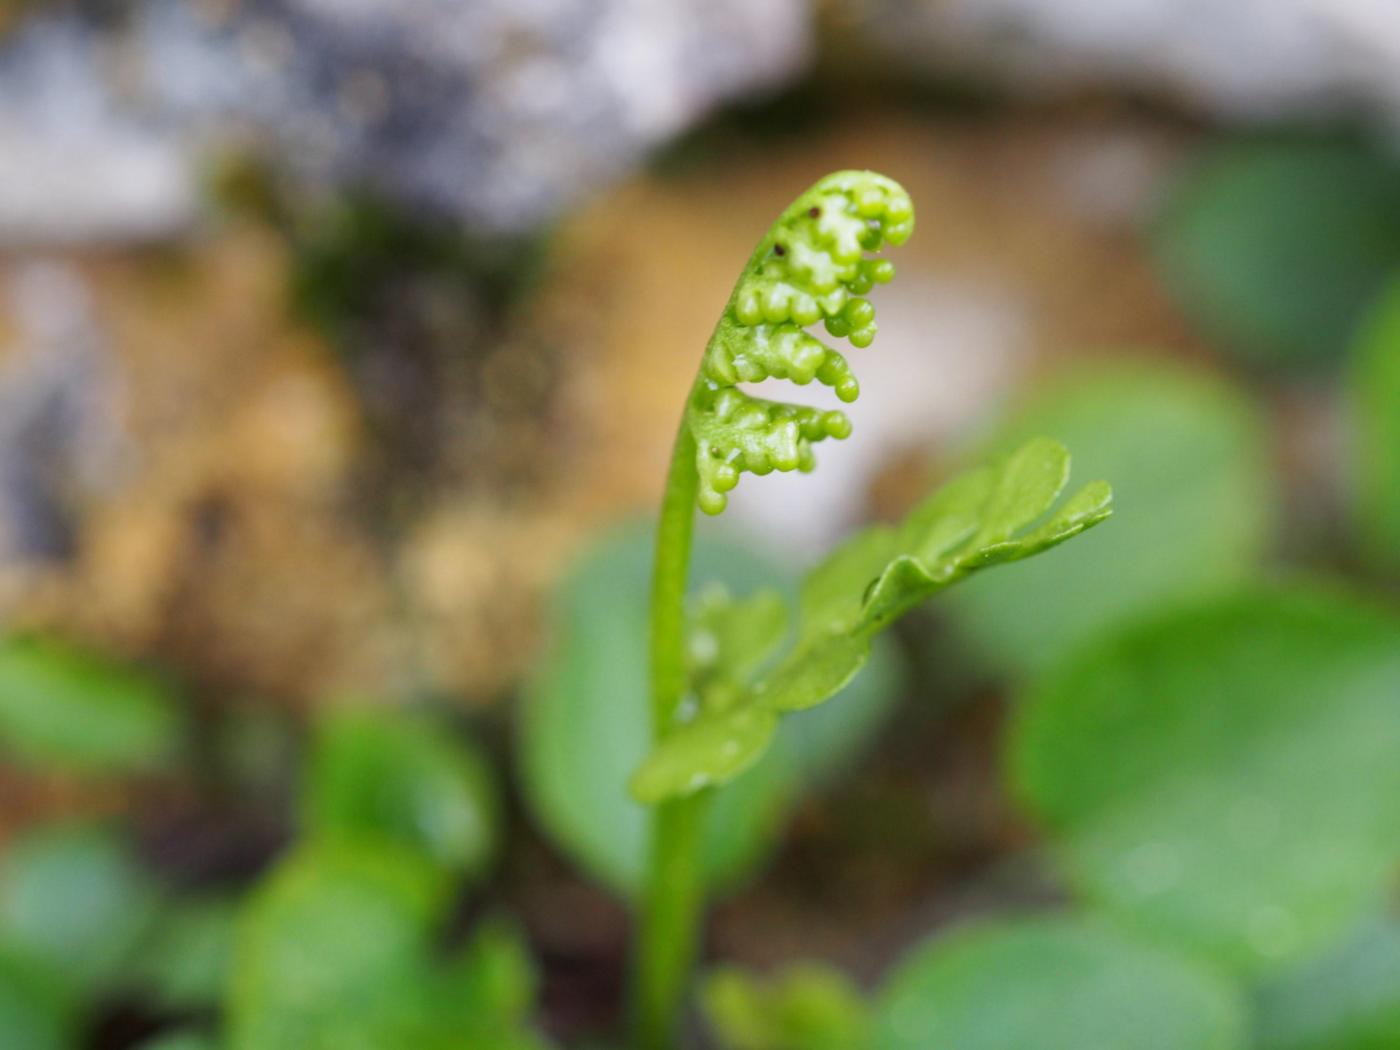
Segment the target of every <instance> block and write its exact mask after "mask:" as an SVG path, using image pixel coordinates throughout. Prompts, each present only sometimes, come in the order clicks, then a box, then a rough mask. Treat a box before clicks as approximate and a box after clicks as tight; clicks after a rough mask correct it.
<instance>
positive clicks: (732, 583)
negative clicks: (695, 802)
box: [521, 527, 898, 896]
mask: <svg viewBox="0 0 1400 1050" xmlns="http://www.w3.org/2000/svg"><path fill="white" fill-rule="evenodd" d="M697 541H698V542H697V544H696V549H695V563H694V567H693V571H692V577H693V578H694V579H696V580H697V581H718V582H721V583H723V584H725V585H727V587H728V588H729V590H730V591H738V590H739V589H741V588H743V589H748V588H753V587H755V586H758V587H759V588H761V589H760V590H759V591H756V592H755V593H754V594H753V595H752V596H750V597H747V598H745V599H744V600H742V601H740V602H737V603H736V602H734V601H733V600H732V599H731V598H729V597H728V595H727V593H726V592H724V591H722V590H720V589H718V588H717V587H715V586H714V585H713V584H711V585H709V586H702V587H701V588H700V589H699V590H698V591H697V593H696V594H695V596H694V598H693V599H692V602H691V607H690V611H691V616H692V624H691V631H690V641H689V643H688V648H687V651H688V662H689V673H690V676H691V681H692V684H693V687H694V692H695V693H696V695H697V696H703V697H704V702H703V706H704V709H705V710H706V711H715V712H719V711H723V710H728V709H732V708H735V707H736V706H738V705H741V704H742V701H743V700H744V699H745V698H746V697H747V696H748V683H749V680H750V678H751V677H752V676H753V675H754V674H757V673H759V672H760V671H762V670H763V669H764V668H765V667H766V666H767V664H769V663H770V662H771V657H772V651H773V649H774V648H775V647H776V646H778V645H781V644H782V643H783V642H784V641H785V640H786V637H785V636H786V634H787V630H786V623H785V621H786V617H787V609H788V608H789V607H790V606H792V605H793V604H795V600H796V598H797V584H796V581H795V580H793V579H792V578H791V577H790V576H789V574H788V573H786V572H784V571H781V570H780V569H779V568H778V567H777V565H776V564H775V563H774V562H773V561H771V560H769V559H766V558H760V557H758V556H757V555H756V554H755V553H754V552H753V551H752V550H751V549H750V548H748V547H745V546H742V545H740V544H737V543H734V542H732V541H730V542H724V543H720V542H717V541H714V540H711V539H709V538H707V537H703V536H701V537H697ZM651 542H652V534H651V530H650V529H648V528H644V527H633V528H627V529H622V530H619V531H618V532H617V533H615V534H614V535H613V536H611V537H609V538H608V539H607V540H605V541H603V542H601V543H600V544H599V545H598V546H597V547H596V548H594V549H593V550H592V551H590V552H588V553H587V554H586V555H585V556H584V557H583V558H582V559H580V562H579V564H578V567H577V568H576V569H575V571H573V572H572V573H570V575H569V577H568V578H567V579H566V580H565V581H564V583H563V585H562V586H561V587H560V589H559V592H558V594H557V597H556V602H555V608H554V610H553V613H552V616H551V620H550V628H551V629H550V636H551V637H550V644H549V646H548V648H547V650H546V653H545V657H544V659H542V660H541V661H540V663H539V672H538V674H537V675H536V677H535V679H534V680H533V682H532V683H531V687H530V689H529V690H528V691H527V693H526V697H525V701H526V702H525V707H524V719H523V721H522V723H521V753H522V756H523V762H522V767H521V781H522V787H523V790H524V794H525V799H526V801H527V803H528V804H529V805H530V807H531V810H532V812H533V813H534V814H535V816H536V819H537V821H538V822H539V824H540V825H541V826H542V827H543V828H544V829H545V831H546V833H547V834H548V835H549V836H550V838H551V839H552V840H553V841H554V843H555V844H556V846H557V847H558V848H559V849H560V850H561V851H562V852H564V853H565V854H566V855H567V856H568V857H569V858H570V859H571V860H573V861H574V862H575V863H577V864H578V865H579V866H581V867H582V868H583V869H584V870H585V871H587V872H588V873H589V874H590V875H592V876H593V877H594V878H596V879H597V880H599V881H601V882H603V883H604V884H606V885H607V886H609V887H611V888H613V889H614V890H616V891H617V892H618V893H620V894H621V895H623V896H631V895H632V894H634V893H635V892H636V890H637V888H638V886H639V884H640V881H641V878H642V871H643V868H644V865H645V859H646V851H647V835H646V818H647V811H646V809H645V808H644V807H643V806H641V805H639V804H638V803H637V801H636V799H635V798H634V797H633V796H632V795H631V794H629V792H628V790H627V771H629V770H631V769H633V768H635V767H636V766H637V765H638V764H639V763H640V762H641V761H642V760H643V759H644V758H645V757H646V756H647V753H648V751H649V750H650V748H651V746H652V742H651V739H650V734H649V732H648V728H647V712H648V703H649V694H648V691H647V676H646V666H647V613H648V583H649V579H650V570H651V547H650V544H651ZM873 575H874V571H873V570H872V572H871V576H873ZM859 587H860V585H859V584H858V585H857V588H856V589H857V594H856V597H855V601H856V603H857V604H858V603H859V600H860V595H859ZM779 594H781V595H782V598H781V599H779V597H778V595H779ZM879 641H882V640H880V639H877V642H879ZM897 680H898V666H897V664H896V662H895V660H894V654H893V653H892V652H890V651H889V649H888V648H887V647H886V646H884V645H881V644H877V645H876V647H875V651H874V652H873V653H872V656H871V659H870V662H869V665H868V666H867V667H866V670H865V673H864V674H862V675H861V676H860V678H859V680H858V681H856V682H854V683H852V685H851V687H850V689H849V690H848V691H847V692H846V693H845V694H844V695H843V698H842V702H841V703H839V704H830V705H827V706H825V707H822V708H819V709H817V710H814V711H811V712H807V713H804V714H802V715H799V716H795V717H790V718H786V719H783V720H782V723H781V725H780V726H778V729H777V733H776V738H775V740H774V741H773V743H772V746H769V747H767V750H766V752H765V753H764V755H763V757H762V759H761V760H759V761H756V762H754V763H753V765H752V767H751V768H749V769H748V771H747V772H745V773H743V774H741V775H739V776H736V777H734V778H733V779H732V780H730V781H729V782H728V783H727V784H726V786H725V788H724V789H723V790H721V791H719V792H717V793H716V795H715V797H714V799H713V801H712V803H711V806H710V814H711V816H710V820H709V821H708V822H707V827H706V840H705V846H704V867H705V872H706V878H707V881H708V884H709V885H710V886H711V887H712V888H716V889H721V888H725V887H729V886H733V885H734V884H735V883H736V882H737V881H738V880H740V879H741V878H742V877H743V876H744V875H746V874H747V873H748V872H750V871H752V870H753V867H754V865H755V864H756V863H757V862H758V861H759V860H761V859H762V857H763V856H764V855H765V854H766V853H767V852H768V851H769V850H770V849H771V848H772V846H773V844H774V843H775V842H776V841H777V838H778V831H779V829H780V827H781V822H782V819H783V817H784V815H785V814H786V813H787V812H788V810H789V807H790V806H791V804H792V802H793V801H794V800H795V799H796V798H797V797H798V796H799V795H800V794H801V792H802V791H803V790H806V789H808V788H810V787H811V786H812V785H814V784H816V783H818V782H820V781H823V780H825V779H827V778H829V777H830V776H831V775H832V774H833V773H834V772H835V771H837V770H838V769H839V768H840V767H842V766H845V765H847V764H848V763H849V762H850V761H851V760H852V759H854V758H855V757H856V756H857V755H858V754H859V753H860V751H861V749H862V748H863V746H864V745H865V744H866V743H867V742H868V741H869V740H870V739H871V737H872V735H873V733H874V732H875V731H876V730H877V729H878V727H879V726H880V724H881V723H882V721H883V718H884V716H885V714H886V713H887V712H888V710H889V708H890V705H891V704H892V702H893V700H894V697H895V695H896V689H897ZM619 770H621V771H622V772H621V774H619Z"/></svg>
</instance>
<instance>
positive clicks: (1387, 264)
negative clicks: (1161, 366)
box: [1153, 140, 1400, 365]
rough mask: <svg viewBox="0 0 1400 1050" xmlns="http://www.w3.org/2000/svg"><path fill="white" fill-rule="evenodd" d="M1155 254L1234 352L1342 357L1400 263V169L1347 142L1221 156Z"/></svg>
mask: <svg viewBox="0 0 1400 1050" xmlns="http://www.w3.org/2000/svg"><path fill="white" fill-rule="evenodd" d="M1153 250H1154V253H1155V255H1156V257H1157V261H1158V264H1159V266H1160V268H1161V270H1162V274H1163V276H1164V278H1165V279H1166V282H1167V284H1168V286H1169V287H1170V288H1171V290H1172V291H1173V292H1174V293H1175V295H1176V297H1177V299H1178V300H1179V301H1180V303H1181V305H1182V306H1183V308H1184V309H1185V310H1186V311H1187V313H1189V314H1190V315H1191V316H1192V317H1194V318H1195V319H1196V320H1197V321H1198V322H1199V323H1200V324H1201V325H1202V326H1203V327H1204V328H1205V329H1206V330H1207V331H1208V332H1211V333H1213V334H1215V335H1216V336H1218V337H1219V338H1220V339H1221V340H1222V341H1223V343H1224V345H1225V347H1226V348H1228V349H1230V350H1233V351H1235V352H1237V353H1239V354H1241V355H1242V356H1245V357H1247V358H1249V359H1252V360H1256V361H1260V362H1264V363H1278V364H1282V365H1302V364H1311V363H1317V362H1325V361H1328V360H1335V359H1337V358H1339V357H1341V355H1342V354H1343V353H1344V352H1345V350H1346V348H1347V345H1348V343H1349V342H1350V339H1351V336H1352V332H1353V330H1354V327H1355V324H1356V322H1357V319H1358V317H1359V315H1360V313H1361V312H1362V310H1363V309H1364V308H1365V306H1366V303H1367V302H1368V301H1369V300H1370V299H1371V297H1372V296H1374V295H1375V294H1376V293H1377V292H1378V291H1379V290H1380V287H1381V285H1382V283H1383V282H1384V281H1385V279H1386V277H1387V276H1388V274H1389V273H1390V272H1391V271H1392V270H1393V269H1395V267H1396V266H1397V265H1400V169H1397V167H1396V165H1395V164H1394V162H1393V161H1391V160H1390V159H1388V158H1386V157H1384V156H1383V155H1382V154H1380V153H1379V152H1378V151H1375V150H1371V149H1367V148H1365V147H1364V146H1360V145H1353V144H1348V143H1343V142H1324V141H1316V140H1313V141H1275V142H1252V143H1236V144H1232V145H1228V146H1225V147H1221V148H1217V149H1215V150H1212V151H1210V152H1208V153H1207V154H1206V155H1205V156H1204V157H1203V158H1202V159H1201V160H1200V162H1199V163H1198V164H1197V165H1196V166H1195V167H1194V169H1193V170H1191V171H1190V172H1189V173H1188V174H1187V175H1186V176H1185V177H1184V178H1183V179H1182V180H1181V181H1180V183H1179V184H1178V185H1177V187H1176V189H1175V192H1174V193H1173V194H1172V195H1171V197H1170V198H1169V200H1168V203H1167V206H1166V209H1165V211H1164V213H1163V215H1162V216H1161V218H1160V221H1159V222H1158V224H1157V229H1156V235H1155V237H1154V239H1153Z"/></svg>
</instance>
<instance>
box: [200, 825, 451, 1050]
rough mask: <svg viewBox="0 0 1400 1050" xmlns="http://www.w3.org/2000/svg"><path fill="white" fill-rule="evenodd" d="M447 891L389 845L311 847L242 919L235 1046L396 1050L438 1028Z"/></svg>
mask: <svg viewBox="0 0 1400 1050" xmlns="http://www.w3.org/2000/svg"><path fill="white" fill-rule="evenodd" d="M445 888H446V884H445V882H444V879H443V875H442V871H441V869H439V868H438V867H437V866H436V865H434V864H433V863H432V862H430V861H429V860H428V859H427V858H426V857H424V856H422V855H421V854H418V853H416V852H412V851H406V850H402V849H399V848H396V847H395V846H394V845H393V844H391V843H388V842H379V841H366V842H361V843H352V842H349V841H348V840H342V841H338V842H334V843H332V842H319V843H312V844H308V845H305V846H302V847H300V848H298V850H297V851H296V852H295V853H293V854H292V855H291V856H289V857H287V858H286V859H285V860H283V861H282V862H281V863H280V864H279V865H278V866H277V868H276V869H275V870H274V871H273V872H272V873H271V875H270V876H269V877H268V878H267V879H266V880H265V881H264V882H263V883H262V884H261V886H260V887H259V888H258V889H257V890H256V891H255V892H254V894H253V897H252V899H251V900H250V902H249V904H248V906H247V908H246V910H245V912H244V914H243V915H242V917H241V918H240V920H239V925H238V929H237V932H236V936H235V944H234V957H233V967H232V974H231V978H230V983H229V988H228V996H227V1001H226V1015H227V1019H228V1025H229V1043H230V1046H231V1047H232V1048H233V1050H281V1048H287V1050H394V1048H397V1047H404V1046H411V1045H418V1044H416V1043H415V1042H414V1039H413V1035H414V1033H416V1032H418V1031H420V1030H421V1029H422V1028H424V1027H425V1026H427V1025H429V1024H430V1021H431V1008H432V1004H431V1001H430V995H429V992H428V989H429V987H430V985H431V979H430V973H429V970H428V966H427V960H428V946H429V938H430V928H431V925H432V923H433V922H434V920H435V919H437V918H438V917H439V916H440V915H441V912H442V907H443V904H444V902H445V896H444V890H445Z"/></svg>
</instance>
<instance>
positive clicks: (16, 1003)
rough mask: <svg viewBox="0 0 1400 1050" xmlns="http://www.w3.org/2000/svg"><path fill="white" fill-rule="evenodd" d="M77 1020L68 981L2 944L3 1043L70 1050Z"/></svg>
mask: <svg viewBox="0 0 1400 1050" xmlns="http://www.w3.org/2000/svg"><path fill="white" fill-rule="evenodd" d="M77 1021H78V1016H77V1010H76V1001H75V997H74V995H73V991H72V989H71V988H70V987H69V986H68V984H67V983H66V982H65V981H64V980H63V979H62V978H61V977H60V976H59V975H58V974H56V973H54V972H52V971H50V970H49V969H47V968H46V967H45V966H44V964H42V963H40V962H38V961H36V960H35V959H33V958H30V957H29V956H27V955H25V954H23V953H22V952H17V951H15V950H14V949H11V948H9V947H8V946H6V945H5V944H3V943H0V1046H5V1047H13V1048H14V1050H67V1048H69V1047H71V1046H72V1045H73V1043H74V1039H75V1035H76V1031H77V1027H78V1024H77Z"/></svg>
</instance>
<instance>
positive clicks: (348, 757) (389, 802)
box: [302, 707, 498, 875]
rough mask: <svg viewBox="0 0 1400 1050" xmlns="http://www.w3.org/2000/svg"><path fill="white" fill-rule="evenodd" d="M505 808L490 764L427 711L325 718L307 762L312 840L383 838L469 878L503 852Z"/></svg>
mask: <svg viewBox="0 0 1400 1050" xmlns="http://www.w3.org/2000/svg"><path fill="white" fill-rule="evenodd" d="M497 809H498V802H497V800H496V797H495V790H494V786H493V784H492V781H491V777H490V774H489V772H488V771H487V768H486V764H485V762H484V760H483V759H482V758H481V756H480V755H479V754H477V753H476V751H474V750H473V749H472V748H470V747H468V746H467V745H466V744H465V743H463V742H462V741H461V740H458V739H455V738H453V736H452V735H450V734H449V733H447V732H445V731H444V729H443V728H442V727H441V726H439V725H436V724H434V723H433V722H432V721H431V720H429V719H428V718H426V717H424V716H422V715H415V714H412V713H404V712H394V711H389V710H378V711H375V710H367V709H364V708H363V707H349V708H340V709H335V710H332V711H331V712H330V713H329V714H327V715H326V716H325V717H324V718H322V719H321V721H320V724H319V725H318V727H317V731H316V741H315V744H314V746H313V748H312V751H311V755H310V757H309V759H308V764H307V772H306V783H305V785H304V787H303V798H302V819H303V822H304V825H305V830H306V832H307V833H308V834H310V835H313V836H318V837H328V838H346V837H348V838H354V837H356V836H359V835H364V834H379V835H383V836H386V837H390V838H393V839H394V840H395V841H396V842H397V844H398V845H400V846H402V847H404V848H406V849H413V850H417V851H419V852H422V853H424V854H425V855H426V856H427V857H428V858H429V859H431V860H432V861H434V862H435V863H437V864H438V865H440V866H442V867H443V868H446V869H448V870H451V871H455V872H457V873H459V874H463V875H479V874H481V872H482V870H483V869H484V868H485V866H486V864H487V863H488V862H489V860H490V859H491V857H492V856H493V855H494V853H495V847H496V838H497V835H498V831H497V823H498V817H497Z"/></svg>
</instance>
